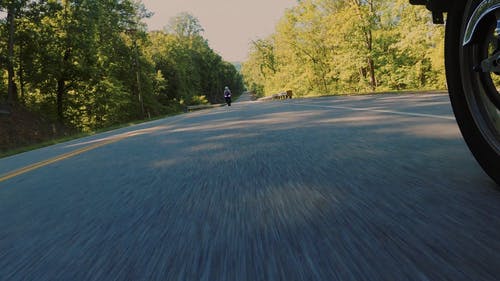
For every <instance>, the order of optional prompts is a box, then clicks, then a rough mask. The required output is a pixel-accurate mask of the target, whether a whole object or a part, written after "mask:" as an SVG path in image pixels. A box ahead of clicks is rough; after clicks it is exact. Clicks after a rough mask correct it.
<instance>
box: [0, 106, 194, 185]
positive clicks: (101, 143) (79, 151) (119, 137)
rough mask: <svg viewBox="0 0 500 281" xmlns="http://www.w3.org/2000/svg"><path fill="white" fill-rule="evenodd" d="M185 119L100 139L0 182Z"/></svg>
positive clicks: (6, 177)
mask: <svg viewBox="0 0 500 281" xmlns="http://www.w3.org/2000/svg"><path fill="white" fill-rule="evenodd" d="M186 118H187V116H186V117H184V118H182V117H181V118H180V119H177V120H174V121H171V122H168V123H166V124H164V125H162V126H156V127H152V128H147V129H140V130H135V131H131V132H127V133H123V134H119V135H116V136H114V137H111V138H105V139H102V140H101V141H99V142H97V143H95V144H93V145H89V146H86V147H83V148H80V149H77V150H74V151H71V152H68V153H64V154H62V155H59V156H56V157H53V158H50V159H47V160H44V161H40V162H38V163H35V164H31V165H29V166H26V167H24V168H21V169H18V170H15V171H12V172H8V173H6V174H3V175H0V182H3V181H6V180H8V179H11V178H14V177H17V176H20V175H22V174H25V173H28V172H31V171H33V170H36V169H39V168H42V167H45V166H47V165H50V164H53V163H56V162H59V161H62V160H65V159H68V158H71V157H73V156H76V155H78V154H82V153H84V152H87V151H90V150H93V149H96V148H98V147H101V146H105V145H108V144H111V143H114V142H118V141H121V140H123V139H126V138H130V137H134V136H138V135H143V134H149V133H152V132H154V131H158V130H162V129H167V128H168V127H167V125H172V124H174V123H177V122H179V121H181V120H184V119H186Z"/></svg>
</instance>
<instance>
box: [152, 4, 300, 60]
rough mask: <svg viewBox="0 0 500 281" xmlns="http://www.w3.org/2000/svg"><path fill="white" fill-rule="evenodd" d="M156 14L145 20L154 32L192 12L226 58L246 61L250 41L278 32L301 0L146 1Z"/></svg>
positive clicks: (213, 43) (212, 44) (214, 45)
mask: <svg viewBox="0 0 500 281" xmlns="http://www.w3.org/2000/svg"><path fill="white" fill-rule="evenodd" d="M142 2H143V3H144V5H145V6H146V8H147V9H148V10H149V11H151V12H153V13H154V15H153V16H152V17H151V18H149V19H145V20H144V21H145V22H146V24H147V25H148V29H149V30H150V31H153V30H162V29H163V27H165V26H166V25H167V24H168V21H169V19H170V18H172V17H174V16H176V15H177V14H179V13H181V12H188V13H190V14H192V15H193V16H195V17H196V18H198V20H199V21H200V24H201V26H202V27H203V29H204V30H205V31H204V32H203V34H202V35H203V37H205V38H206V39H207V40H208V43H209V45H210V47H211V48H212V49H214V50H215V51H216V52H217V53H218V54H220V55H221V56H222V58H223V59H224V60H226V61H230V62H242V61H245V60H246V58H247V55H248V51H249V46H250V42H251V41H252V40H256V39H259V38H264V37H266V36H268V35H270V34H272V33H274V30H275V25H276V24H277V23H278V21H279V20H280V19H281V18H282V16H283V15H284V13H285V11H286V9H287V8H291V7H293V6H294V5H295V4H296V3H297V0H142Z"/></svg>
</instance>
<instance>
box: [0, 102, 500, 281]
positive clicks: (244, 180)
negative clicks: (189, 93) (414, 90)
mask: <svg viewBox="0 0 500 281" xmlns="http://www.w3.org/2000/svg"><path fill="white" fill-rule="evenodd" d="M61 155H63V156H64V157H61ZM47 159H52V161H49V162H42V163H41V164H40V165H39V166H31V167H30V168H27V169H25V170H21V172H19V173H18V174H10V175H11V177H10V178H9V179H6V177H5V176H4V177H3V181H1V179H0V181H1V182H0V280H9V281H11V280H86V281H87V280H216V281H219V280H252V281H257V280H454V281H456V280H499V278H500V238H499V237H500V192H498V191H495V189H494V187H495V185H494V183H493V182H492V181H491V180H490V179H489V178H488V177H487V176H486V175H485V174H484V173H483V172H482V170H481V169H480V167H479V166H478V165H477V164H476V162H475V161H474V159H473V158H472V156H471V154H470V153H469V151H468V150H467V148H466V146H465V144H464V142H463V140H462V139H461V137H460V135H459V132H458V129H457V126H456V124H455V121H454V120H453V117H452V114H451V109H450V107H449V105H448V101H447V97H446V96H444V95H418V96H411V95H386V96H379V97H371V96H364V97H337V98H318V99H308V100H291V101H280V102H267V103H263V102H242V103H235V104H234V106H232V107H230V108H229V107H223V108H216V109H213V110H207V111H200V112H194V113H189V114H184V115H180V116H176V117H172V118H167V119H164V120H159V121H155V122H151V123H147V124H143V125H139V126H134V127H131V128H127V129H120V130H117V131H114V132H109V133H106V134H101V135H98V136H93V137H89V138H85V139H82V140H78V141H73V142H69V143H65V144H60V145H56V146H52V147H48V148H44V149H41V150H37V151H33V152H29V153H25V154H21V155H17V156H13V157H9V158H4V159H1V160H0V174H4V175H6V174H8V173H9V171H13V170H17V169H20V168H23V167H26V166H28V165H30V164H33V163H38V162H41V161H43V160H47Z"/></svg>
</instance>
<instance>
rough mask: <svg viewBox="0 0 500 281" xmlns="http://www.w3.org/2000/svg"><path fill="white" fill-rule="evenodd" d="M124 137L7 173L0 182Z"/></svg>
mask: <svg viewBox="0 0 500 281" xmlns="http://www.w3.org/2000/svg"><path fill="white" fill-rule="evenodd" d="M126 137H127V136H120V137H116V138H112V139H109V140H104V141H101V142H99V143H96V144H93V145H90V146H87V147H83V148H80V149H77V150H74V151H71V152H68V153H65V154H62V155H59V156H56V157H53V158H50V159H47V160H44V161H41V162H38V163H35V164H31V165H29V166H26V167H24V168H21V169H18V170H15V171H13V172H9V173H7V174H5V175H2V176H1V177H0V182H3V181H6V180H8V179H11V178H14V177H17V176H19V175H22V174H25V173H28V172H31V171H33V170H36V169H39V168H42V167H45V166H47V165H50V164H53V163H56V162H59V161H62V160H65V159H68V158H71V157H73V156H76V155H78V154H82V153H84V152H87V151H90V150H93V149H96V148H98V147H101V146H105V145H108V144H111V143H114V142H117V141H120V140H122V139H125V138H126Z"/></svg>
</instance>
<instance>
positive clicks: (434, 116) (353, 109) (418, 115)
mask: <svg viewBox="0 0 500 281" xmlns="http://www.w3.org/2000/svg"><path fill="white" fill-rule="evenodd" d="M289 104H290V105H302V106H311V107H323V108H334V109H346V110H352V111H371V112H379V113H390V114H397V115H405V116H417V117H428V118H438V119H445V120H455V117H451V116H442V115H434V114H424V113H413V112H402V111H394V110H382V109H372V108H356V107H347V106H335V105H317V104H308V103H289Z"/></svg>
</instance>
